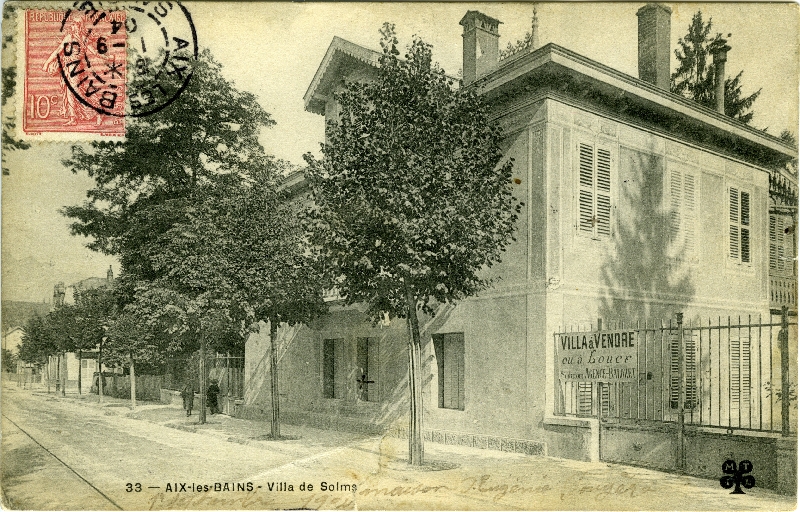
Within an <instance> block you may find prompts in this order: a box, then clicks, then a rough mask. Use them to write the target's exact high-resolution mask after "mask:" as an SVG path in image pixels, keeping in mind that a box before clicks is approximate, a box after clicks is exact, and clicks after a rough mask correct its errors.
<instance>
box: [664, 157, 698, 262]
mask: <svg viewBox="0 0 800 512" xmlns="http://www.w3.org/2000/svg"><path fill="white" fill-rule="evenodd" d="M695 225H696V222H695V177H694V176H693V175H692V174H688V173H685V172H681V171H680V170H678V169H672V170H671V171H670V173H669V241H670V251H671V255H672V257H674V258H676V259H680V260H687V261H691V260H693V259H694V240H695Z"/></svg>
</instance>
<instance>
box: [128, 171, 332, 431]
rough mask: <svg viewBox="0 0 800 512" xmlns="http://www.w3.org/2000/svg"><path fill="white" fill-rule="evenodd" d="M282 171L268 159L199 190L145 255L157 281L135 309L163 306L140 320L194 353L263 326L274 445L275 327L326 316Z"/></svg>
mask: <svg viewBox="0 0 800 512" xmlns="http://www.w3.org/2000/svg"><path fill="white" fill-rule="evenodd" d="M283 167H284V165H283V164H282V163H280V162H272V161H271V160H267V161H266V162H265V165H264V167H263V168H262V169H261V170H260V171H258V172H254V173H253V174H251V176H250V179H248V180H243V179H238V178H236V177H231V178H230V179H228V180H226V182H225V183H224V185H222V184H220V186H219V187H216V188H214V189H207V190H204V191H203V194H202V196H198V198H197V200H196V202H195V205H194V206H193V207H192V208H191V209H189V210H188V211H187V215H186V218H185V219H184V220H183V221H181V222H178V223H176V224H175V225H174V226H173V227H172V228H171V229H170V230H169V231H167V232H166V233H165V234H164V235H163V236H161V237H160V238H159V239H158V241H157V242H156V244H154V245H153V246H152V247H150V248H149V249H148V250H147V253H148V257H149V258H150V260H151V265H152V267H153V269H154V270H155V271H156V272H157V273H158V274H159V275H160V276H161V277H160V278H159V279H157V280H155V281H153V282H152V283H151V285H149V286H148V287H147V289H146V290H143V293H141V297H142V300H138V301H137V302H136V303H135V304H142V302H143V301H145V300H147V301H156V303H158V302H164V303H168V304H170V307H169V308H158V307H156V308H149V312H148V314H147V315H146V316H147V317H148V318H151V319H152V320H153V322H166V323H167V324H171V325H172V326H173V327H172V331H173V332H176V333H179V334H181V335H189V336H190V337H194V338H198V337H199V338H200V340H201V346H205V344H206V342H207V341H208V340H211V339H214V338H217V339H222V340H224V339H226V338H227V339H230V338H234V340H236V342H238V343H240V344H241V343H242V342H243V341H244V337H245V336H246V334H247V333H248V332H249V327H250V326H251V325H253V324H254V323H256V322H257V321H258V320H268V321H269V324H270V341H271V349H270V356H271V357H270V360H271V364H270V368H271V377H272V423H271V427H272V436H273V438H278V437H280V415H279V397H278V379H277V375H278V365H277V341H278V340H277V331H278V327H279V326H280V325H281V324H283V323H286V324H289V325H294V324H296V323H302V322H308V321H310V320H312V319H313V318H315V317H317V316H319V315H320V314H322V313H324V312H325V303H324V301H323V299H322V288H321V286H320V276H319V273H318V271H317V269H316V266H315V264H314V261H313V260H312V259H311V257H310V253H309V251H308V248H307V243H306V240H305V233H304V232H303V230H302V225H301V224H300V222H299V220H298V218H299V217H298V215H297V213H298V212H297V209H298V206H297V205H296V204H295V203H293V202H291V201H289V200H288V198H286V197H285V196H284V195H283V194H282V193H280V192H279V190H278V189H277V186H276V180H277V178H278V176H279V174H280V172H279V171H281V170H282V169H283ZM218 348H223V347H220V346H219V345H218ZM202 414H203V413H202V410H201V415H202ZM202 421H203V419H202V416H201V422H202Z"/></svg>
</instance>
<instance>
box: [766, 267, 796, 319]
mask: <svg viewBox="0 0 800 512" xmlns="http://www.w3.org/2000/svg"><path fill="white" fill-rule="evenodd" d="M783 306H787V307H788V308H789V310H790V311H797V277H780V276H769V308H770V309H772V310H779V309H781V307H783Z"/></svg>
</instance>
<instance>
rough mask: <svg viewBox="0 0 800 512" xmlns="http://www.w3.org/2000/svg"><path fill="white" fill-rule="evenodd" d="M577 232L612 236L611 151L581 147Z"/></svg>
mask: <svg viewBox="0 0 800 512" xmlns="http://www.w3.org/2000/svg"><path fill="white" fill-rule="evenodd" d="M578 231H579V232H580V233H584V234H587V235H590V236H592V237H599V236H610V235H611V151H610V150H608V149H606V148H602V147H597V146H595V145H593V144H586V143H584V142H581V143H580V144H578Z"/></svg>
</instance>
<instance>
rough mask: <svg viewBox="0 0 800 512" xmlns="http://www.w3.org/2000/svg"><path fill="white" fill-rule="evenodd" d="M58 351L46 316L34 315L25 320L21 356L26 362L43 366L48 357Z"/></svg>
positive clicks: (20, 347)
mask: <svg viewBox="0 0 800 512" xmlns="http://www.w3.org/2000/svg"><path fill="white" fill-rule="evenodd" d="M57 351H58V347H57V346H56V343H55V341H54V339H53V336H52V331H51V329H50V327H49V326H48V324H47V322H46V320H45V317H43V316H40V315H34V316H32V317H31V318H29V319H28V321H27V322H25V326H24V327H23V333H22V343H21V344H20V346H19V357H20V359H22V360H23V361H25V362H26V363H33V364H36V365H39V366H43V365H44V364H46V363H47V358H48V357H49V356H51V355H53V354H55V353H56V352H57Z"/></svg>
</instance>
